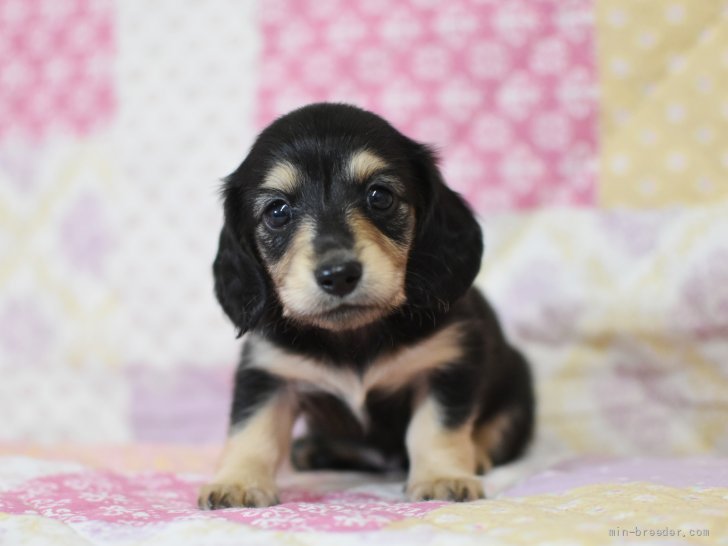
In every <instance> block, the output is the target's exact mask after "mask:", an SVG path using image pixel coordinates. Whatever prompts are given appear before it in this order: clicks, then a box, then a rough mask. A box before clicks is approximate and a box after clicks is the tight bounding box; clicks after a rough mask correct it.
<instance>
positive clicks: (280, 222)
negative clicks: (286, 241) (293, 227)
mask: <svg viewBox="0 0 728 546" xmlns="http://www.w3.org/2000/svg"><path fill="white" fill-rule="evenodd" d="M292 216H293V214H292V212H291V207H290V206H289V205H288V203H286V202H285V201H283V200H282V199H276V200H275V201H273V202H272V203H271V204H270V205H268V207H267V208H266V209H265V212H263V220H264V221H265V223H266V225H267V226H268V227H269V228H271V229H281V228H282V227H284V226H285V225H286V224H287V223H288V222H290V221H291V217H292Z"/></svg>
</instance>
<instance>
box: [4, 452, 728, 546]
mask: <svg viewBox="0 0 728 546" xmlns="http://www.w3.org/2000/svg"><path fill="white" fill-rule="evenodd" d="M99 451H101V452H103V451H104V449H101V450H99ZM127 451H128V450H127ZM203 453H204V452H203ZM39 455H40V454H36V457H35V458H29V457H25V456H10V455H6V456H4V457H2V458H0V464H1V465H2V466H1V468H2V471H1V472H0V512H2V513H1V514H0V543H2V544H8V545H11V544H13V545H14V544H24V543H26V541H28V540H29V539H30V540H31V542H32V543H37V544H43V543H45V544H54V545H65V544H68V545H74V546H75V545H82V544H89V545H92V544H93V545H126V544H160V545H161V544H170V545H171V544H174V545H179V544H271V545H274V544H312V545H313V544H315V545H319V544H366V543H371V542H372V541H374V542H376V543H379V544H398V545H400V544H401V545H408V544H413V545H414V544H422V543H424V544H453V545H459V544H537V543H547V542H550V541H559V540H560V539H563V538H564V537H568V541H569V543H581V544H620V543H622V542H625V541H626V539H630V538H635V537H639V538H642V539H644V543H646V544H651V543H657V542H661V541H663V540H665V539H667V540H669V541H670V543H687V544H719V543H725V540H726V537H728V518H726V515H727V514H728V460H727V459H718V458H711V457H699V458H691V459H681V460H671V459H644V458H640V459H622V460H613V459H609V458H599V457H595V458H591V459H580V460H572V461H569V462H564V463H561V464H559V465H556V466H554V467H552V468H550V469H548V470H546V471H542V472H539V473H535V474H533V475H531V476H530V477H528V478H525V479H521V481H520V482H518V483H517V484H515V485H514V484H511V485H504V484H506V483H507V482H508V481H509V480H512V478H513V476H512V474H513V473H514V472H516V473H517V470H516V469H514V468H510V469H501V470H497V471H495V472H494V473H493V474H492V475H490V476H489V477H488V478H486V479H485V484H486V491H487V494H488V495H489V497H490V498H489V499H488V500H484V501H478V502H473V503H468V504H466V505H463V504H453V503H447V502H437V501H429V502H419V503H410V502H404V500H403V496H402V488H403V482H402V480H401V477H398V476H392V477H390V478H382V477H376V476H367V475H364V474H345V473H317V474H306V473H304V474H297V475H292V474H288V475H284V477H283V481H282V483H283V488H282V492H281V504H280V505H278V506H274V507H271V508H259V509H255V508H252V509H251V508H248V509H245V508H233V509H225V510H220V511H217V512H212V513H211V512H200V511H199V510H197V508H196V506H195V502H196V501H195V497H196V489H197V487H198V486H199V485H200V484H201V483H202V477H201V476H200V475H199V474H197V473H194V472H189V471H187V472H181V471H178V472H176V473H172V472H169V471H159V470H157V471H155V470H152V469H151V467H152V466H154V464H153V463H152V462H151V460H152V458H153V457H159V458H162V459H173V458H175V456H176V457H178V458H179V459H180V460H183V459H184V460H188V459H187V458H186V457H184V456H185V455H186V456H187V457H189V455H190V453H189V451H188V452H187V453H179V454H176V455H175V454H174V452H173V451H172V450H170V449H169V448H167V449H159V448H156V449H155V448H147V449H146V450H145V451H143V452H142V453H137V454H136V459H137V462H138V461H139V458H142V459H144V458H146V459H147V461H146V465H145V468H144V470H140V469H137V470H136V471H130V470H128V469H126V470H124V469H122V468H116V469H115V470H111V469H110V467H109V462H108V460H106V461H104V460H103V458H102V457H101V456H100V454H99V455H97V461H96V462H97V463H102V464H103V467H102V468H95V467H94V466H89V465H90V463H92V461H90V460H89V457H88V455H86V456H85V457H82V458H85V459H86V462H85V464H81V463H78V462H71V461H69V460H65V461H61V460H57V455H56V457H55V459H56V460H49V459H47V458H46V457H48V454H46V457H43V458H40V457H39ZM70 455H71V454H70V453H68V452H67V453H66V454H65V456H67V457H68V456H70ZM125 455H126V457H128V458H130V459H132V458H133V457H132V453H130V452H127V453H126V454H125ZM200 455H201V454H200V453H198V454H197V458H200ZM124 458H125V457H124V456H123V455H122V456H121V457H119V455H118V454H117V465H118V463H119V460H120V459H124ZM193 459H194V457H193ZM193 465H194V463H193ZM508 474H511V476H507V475H508ZM640 543H643V542H642V541H641V542H640Z"/></svg>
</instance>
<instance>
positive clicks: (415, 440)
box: [406, 397, 483, 500]
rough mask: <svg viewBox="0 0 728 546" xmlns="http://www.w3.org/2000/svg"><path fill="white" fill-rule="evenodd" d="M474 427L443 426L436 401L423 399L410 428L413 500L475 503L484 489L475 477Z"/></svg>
mask: <svg viewBox="0 0 728 546" xmlns="http://www.w3.org/2000/svg"><path fill="white" fill-rule="evenodd" d="M472 430H473V424H472V421H470V420H469V421H467V422H466V423H465V424H463V425H462V426H460V427H458V428H456V429H447V428H445V427H443V425H442V423H441V421H440V415H439V412H438V407H437V402H436V401H435V400H434V399H433V398H431V397H426V398H424V399H423V400H422V401H421V402H420V403H419V404H418V405H417V407H416V409H415V412H414V415H413V416H412V420H411V422H410V425H409V428H408V429H407V437H406V444H407V453H408V455H409V458H410V471H409V477H408V480H407V495H408V496H409V498H410V499H411V500H427V499H439V500H475V499H476V498H480V497H482V496H483V487H482V484H481V483H480V480H478V478H477V477H476V476H475V468H476V453H475V444H474V443H473V439H472Z"/></svg>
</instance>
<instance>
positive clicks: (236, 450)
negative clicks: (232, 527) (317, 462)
mask: <svg viewBox="0 0 728 546" xmlns="http://www.w3.org/2000/svg"><path fill="white" fill-rule="evenodd" d="M294 418H295V406H294V402H293V399H292V395H291V394H290V393H288V392H281V393H279V394H277V395H276V396H275V397H274V398H272V399H271V400H269V401H268V402H267V403H266V404H265V405H264V406H262V407H261V408H259V409H258V410H257V411H256V413H255V414H254V415H252V416H251V417H250V418H248V419H247V420H246V421H245V422H244V423H243V424H242V426H241V427H240V428H237V429H235V428H234V429H233V430H232V431H231V433H230V436H229V437H228V440H227V443H226V444H225V448H224V449H223V452H222V457H221V460H220V464H219V466H218V470H217V472H216V473H215V477H214V479H213V481H212V483H210V484H208V485H205V486H203V487H202V489H201V490H200V495H199V498H198V504H199V506H200V508H202V509H210V510H214V509H216V508H229V507H233V506H249V507H262V506H271V505H273V504H278V502H279V501H278V493H277V489H276V484H275V473H276V470H277V469H278V465H279V464H280V462H281V461H282V460H283V458H284V457H287V456H288V452H289V448H290V439H291V429H292V427H293V420H294Z"/></svg>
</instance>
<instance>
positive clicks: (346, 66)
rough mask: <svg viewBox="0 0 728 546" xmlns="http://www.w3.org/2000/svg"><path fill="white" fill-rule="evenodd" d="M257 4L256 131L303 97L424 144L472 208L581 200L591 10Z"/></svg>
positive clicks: (589, 172) (585, 198) (522, 4)
mask: <svg viewBox="0 0 728 546" xmlns="http://www.w3.org/2000/svg"><path fill="white" fill-rule="evenodd" d="M260 9H261V24H262V35H263V39H264V44H263V52H262V62H261V63H260V67H261V76H260V77H261V82H260V92H259V105H260V107H259V109H258V120H257V121H258V125H259V126H260V127H262V126H264V125H265V124H267V123H269V122H270V121H271V120H272V119H273V118H275V117H276V116H279V115H281V114H284V113H286V112H287V111H289V110H291V109H293V108H295V107H298V106H301V105H303V104H306V103H308V102H312V101H322V100H327V101H346V102H352V103H355V104H358V105H361V106H363V107H365V108H368V109H371V110H373V111H375V112H377V113H379V114H381V115H383V116H384V117H385V118H387V119H388V120H390V121H391V122H392V123H394V124H395V125H396V126H397V127H398V128H399V129H400V130H402V131H403V132H405V133H406V134H408V135H409V136H412V137H413V138H416V139H419V140H422V141H425V142H428V143H431V144H434V145H436V146H437V148H438V149H439V150H440V154H441V157H442V165H443V169H444V172H445V176H446V179H447V181H448V183H449V184H450V185H451V186H452V187H454V188H455V189H457V190H458V191H460V192H461V193H463V194H464V195H465V196H466V197H467V198H468V199H469V200H470V202H471V203H472V204H473V205H474V206H475V207H476V208H477V209H478V210H493V209H511V208H524V207H534V206H539V205H547V204H556V203H568V204H580V205H583V204H591V203H592V201H593V198H594V194H595V191H594V183H595V182H594V172H593V164H594V159H595V153H596V104H595V102H596V97H595V93H594V90H595V76H594V73H595V69H594V60H593V55H592V53H593V33H592V17H591V12H592V9H593V5H592V2H590V1H583V0H568V1H557V0H544V1H540V2H532V1H526V0H523V1H521V0H510V1H508V2H496V1H476V0H456V1H452V2H447V3H441V2H433V1H431V0H405V1H398V2H389V1H385V0H372V1H369V2H354V1H352V0H323V1H321V0H310V1H293V0H276V1H271V2H264V3H262V4H261V7H260Z"/></svg>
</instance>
